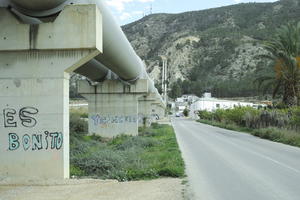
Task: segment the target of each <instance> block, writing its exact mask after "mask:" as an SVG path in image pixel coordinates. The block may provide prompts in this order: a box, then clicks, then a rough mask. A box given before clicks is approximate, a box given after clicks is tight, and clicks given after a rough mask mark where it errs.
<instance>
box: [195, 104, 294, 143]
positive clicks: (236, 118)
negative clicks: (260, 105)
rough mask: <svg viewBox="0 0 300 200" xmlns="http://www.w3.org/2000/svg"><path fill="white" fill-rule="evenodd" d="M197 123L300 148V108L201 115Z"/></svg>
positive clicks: (227, 111) (249, 109)
mask: <svg viewBox="0 0 300 200" xmlns="http://www.w3.org/2000/svg"><path fill="white" fill-rule="evenodd" d="M199 116H200V118H201V119H200V120H199V122H201V123H205V124H209V125H212V126H217V127H221V128H225V129H229V130H235V131H240V132H246V133H250V134H252V135H254V136H257V137H260V138H263V139H268V140H271V141H275V142H280V143H284V144H289V145H292V146H297V147H300V131H299V130H300V128H299V127H300V108H299V107H298V108H297V107H295V108H293V109H290V110H287V109H286V110H279V109H276V110H256V109H253V108H250V107H244V108H239V107H238V108H234V109H231V110H221V109H220V110H216V111H214V112H207V111H200V112H199Z"/></svg>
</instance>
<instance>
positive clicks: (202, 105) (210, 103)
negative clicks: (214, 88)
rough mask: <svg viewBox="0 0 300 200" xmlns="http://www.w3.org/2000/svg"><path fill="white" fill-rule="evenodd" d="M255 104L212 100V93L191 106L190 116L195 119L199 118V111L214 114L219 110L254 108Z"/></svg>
mask: <svg viewBox="0 0 300 200" xmlns="http://www.w3.org/2000/svg"><path fill="white" fill-rule="evenodd" d="M253 105H254V104H253V103H248V102H238V101H229V100H222V99H217V98H212V97H211V94H210V93H205V95H204V97H203V98H200V99H199V100H197V101H196V102H194V103H193V104H191V106H190V116H191V117H192V118H194V119H197V118H198V115H197V113H198V111H201V110H206V111H209V112H212V111H214V110H217V109H232V108H234V107H239V106H241V107H246V106H250V107H253Z"/></svg>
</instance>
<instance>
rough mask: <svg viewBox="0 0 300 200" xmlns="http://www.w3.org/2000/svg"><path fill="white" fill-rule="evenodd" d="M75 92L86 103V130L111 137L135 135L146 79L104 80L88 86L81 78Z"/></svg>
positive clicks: (145, 89)
mask: <svg viewBox="0 0 300 200" xmlns="http://www.w3.org/2000/svg"><path fill="white" fill-rule="evenodd" d="M78 85H79V87H78V93H79V94H81V95H82V96H84V97H85V98H86V99H87V101H88V104H89V134H96V135H100V136H102V137H108V138H112V137H115V136H118V135H121V134H126V135H133V136H136V135H138V123H139V120H141V119H139V116H138V99H139V98H140V97H141V96H142V95H145V94H146V93H148V80H146V79H139V80H137V81H136V82H135V84H132V85H124V84H123V83H122V82H120V81H119V80H105V81H104V82H101V83H100V84H99V85H96V86H91V85H89V83H88V82H87V81H80V82H79V84H78Z"/></svg>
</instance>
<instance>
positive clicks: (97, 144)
mask: <svg viewBox="0 0 300 200" xmlns="http://www.w3.org/2000/svg"><path fill="white" fill-rule="evenodd" d="M71 119H73V120H76V122H75V123H74V122H72V120H71V130H73V131H74V130H75V132H72V133H71V139H70V148H71V149H70V154H71V155H70V161H71V176H72V175H74V176H79V177H80V176H89V177H97V178H103V179H117V180H119V181H131V180H145V179H154V178H160V177H183V176H184V162H183V160H182V157H181V153H180V150H179V147H178V144H177V141H176V137H175V133H174V130H173V128H172V127H171V126H169V125H159V124H153V126H152V127H151V128H143V129H140V134H139V136H136V137H132V136H124V135H123V136H119V137H116V138H114V139H105V138H102V137H99V136H87V135H86V134H85V133H86V132H85V131H87V130H85V129H86V125H84V122H83V121H84V120H83V121H81V120H82V119H80V118H78V117H76V116H72V117H71ZM80 124H81V126H78V125H80Z"/></svg>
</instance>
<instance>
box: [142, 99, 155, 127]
mask: <svg viewBox="0 0 300 200" xmlns="http://www.w3.org/2000/svg"><path fill="white" fill-rule="evenodd" d="M154 102H155V94H149V95H147V96H143V97H141V98H140V99H139V118H140V120H139V127H150V126H151V123H152V121H153V116H152V103H154Z"/></svg>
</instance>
